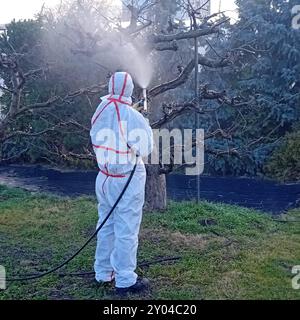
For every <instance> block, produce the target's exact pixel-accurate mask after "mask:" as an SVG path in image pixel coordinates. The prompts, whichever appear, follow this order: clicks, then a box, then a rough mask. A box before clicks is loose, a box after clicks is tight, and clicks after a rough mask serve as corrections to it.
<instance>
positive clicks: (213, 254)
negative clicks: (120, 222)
mask: <svg viewBox="0 0 300 320" xmlns="http://www.w3.org/2000/svg"><path fill="white" fill-rule="evenodd" d="M276 219H280V220H281V221H274V219H273V218H272V217H271V216H268V215H266V214H263V213H260V212H258V211H254V210H249V209H245V208H242V207H237V206H229V205H223V204H214V203H208V202H202V203H200V204H195V203H192V202H184V203H174V202H172V203H170V204H169V206H168V210H167V212H165V213H155V212H153V213H145V214H144V218H143V224H142V229H141V234H140V249H139V256H138V260H139V262H145V261H152V260H156V259H161V258H165V257H179V258H180V259H179V260H177V261H168V262H163V263H160V264H150V265H146V266H143V267H141V268H139V269H138V272H139V273H140V274H141V275H143V276H145V277H147V278H148V279H150V280H151V290H150V291H149V293H148V294H147V295H144V296H142V297H137V296H135V297H132V298H139V299H198V300H199V299H299V298H300V290H295V289H293V288H292V281H291V280H292V277H293V275H292V272H291V270H292V267H293V266H294V265H300V223H299V221H300V209H296V210H292V211H290V212H288V213H287V214H285V215H282V216H281V217H278V218H276ZM96 220H97V212H96V200H95V199H94V198H89V197H81V198H76V199H70V198H60V197H56V196H51V195H46V194H39V193H30V192H28V191H23V190H21V189H13V188H6V187H4V186H0V249H1V256H0V265H3V266H5V268H6V271H7V276H8V277H9V276H12V275H22V274H32V273H37V272H42V271H46V270H48V269H49V268H50V267H52V266H55V265H57V264H59V263H60V262H61V261H62V260H64V259H65V258H67V257H69V256H70V255H71V254H72V253H73V252H74V251H75V250H76V249H77V248H78V247H80V246H81V244H83V243H84V241H85V239H87V237H88V236H89V235H90V234H91V233H92V232H93V231H94V228H95V225H96ZM297 221H298V222H297ZM94 247H95V242H92V243H91V244H90V245H89V246H88V247H87V248H86V249H85V250H84V251H83V252H82V254H81V255H80V256H78V257H76V259H75V260H73V261H72V262H71V263H70V264H69V265H68V266H67V267H66V268H65V269H64V270H62V271H60V272H76V271H92V265H93V256H94ZM111 298H114V296H113V289H112V288H111V287H101V286H97V285H96V284H95V283H94V280H93V278H92V277H83V278H82V277H81V278H78V277H62V276H59V275H58V274H52V275H50V276H47V277H45V278H42V279H39V280H35V281H31V282H25V281H24V282H15V283H8V287H7V289H6V290H4V291H0V299H111Z"/></svg>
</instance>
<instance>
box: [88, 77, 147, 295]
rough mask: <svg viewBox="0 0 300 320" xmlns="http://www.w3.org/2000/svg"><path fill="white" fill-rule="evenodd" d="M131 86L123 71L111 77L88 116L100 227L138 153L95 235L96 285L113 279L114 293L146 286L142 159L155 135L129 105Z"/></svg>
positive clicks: (123, 292)
mask: <svg viewBox="0 0 300 320" xmlns="http://www.w3.org/2000/svg"><path fill="white" fill-rule="evenodd" d="M133 88H134V84H133V81H132V78H131V76H130V75H129V74H128V73H126V72H117V73H115V74H114V75H113V76H112V77H111V79H110V81H109V95H107V96H105V97H103V98H102V103H101V104H100V105H99V106H98V108H97V110H96V112H95V114H94V115H93V117H92V128H91V131H90V135H91V140H92V144H93V148H94V152H95V154H96V157H97V162H98V166H99V174H98V176H97V179H96V195H97V200H98V214H99V221H98V225H97V226H99V225H100V224H101V223H102V222H103V220H104V219H105V217H106V216H107V214H108V212H109V211H110V209H111V208H112V207H113V205H114V204H115V202H116V200H117V199H118V197H119V195H120V194H121V192H122V190H123V188H124V186H125V184H126V182H127V180H128V178H129V176H130V173H131V171H132V170H133V168H134V164H135V162H136V156H137V155H138V159H137V161H138V164H137V167H136V171H135V173H134V175H133V178H132V181H131V182H130V184H129V186H128V188H127V190H126V191H125V193H124V195H123V198H122V199H121V201H120V202H119V204H118V205H117V207H116V209H115V210H114V212H113V213H112V215H111V216H110V218H109V219H108V220H107V222H106V223H105V225H104V226H103V228H102V229H101V230H100V232H99V233H98V235H97V248H96V254H95V264H94V269H95V273H96V280H97V282H100V283H105V282H111V281H112V280H113V279H115V287H116V292H117V294H125V293H127V292H140V291H143V290H144V289H146V287H147V286H148V283H147V281H146V279H141V278H139V277H138V276H137V274H136V273H135V269H136V266H137V248H138V234H139V229H140V224H141V219H142V209H143V205H144V193H145V182H146V170H145V165H144V163H143V160H142V157H147V156H148V155H149V154H150V153H151V152H152V149H153V134H152V130H151V128H150V126H149V122H148V120H146V119H145V118H144V117H143V116H142V115H141V114H140V113H139V112H138V111H136V110H135V109H133V108H132V99H131V96H132V93H133Z"/></svg>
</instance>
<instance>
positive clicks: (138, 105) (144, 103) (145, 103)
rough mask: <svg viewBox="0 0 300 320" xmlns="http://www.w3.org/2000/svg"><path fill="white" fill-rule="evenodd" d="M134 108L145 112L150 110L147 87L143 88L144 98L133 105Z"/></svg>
mask: <svg viewBox="0 0 300 320" xmlns="http://www.w3.org/2000/svg"><path fill="white" fill-rule="evenodd" d="M133 108H134V109H135V110H137V111H139V112H141V113H143V114H146V113H147V111H148V101H147V89H146V88H143V98H142V99H141V100H140V101H138V102H137V103H135V104H134V105H133Z"/></svg>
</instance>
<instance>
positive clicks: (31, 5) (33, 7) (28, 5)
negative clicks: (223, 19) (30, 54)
mask: <svg viewBox="0 0 300 320" xmlns="http://www.w3.org/2000/svg"><path fill="white" fill-rule="evenodd" d="M114 1H117V0H114ZM219 1H220V0H212V11H213V12H217V11H218V10H219ZM234 1H235V0H221V10H234V9H235V8H236V7H235V5H234ZM44 3H45V5H46V6H47V7H52V6H55V5H57V4H59V3H60V0H0V24H4V23H8V22H10V21H11V20H12V19H14V18H15V19H16V20H18V19H28V18H32V17H33V16H34V14H35V13H37V12H39V11H40V9H41V7H42V5H43V4H44ZM229 15H230V16H233V17H236V15H234V14H233V13H230V12H229Z"/></svg>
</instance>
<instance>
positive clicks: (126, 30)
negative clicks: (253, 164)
mask: <svg viewBox="0 0 300 320" xmlns="http://www.w3.org/2000/svg"><path fill="white" fill-rule="evenodd" d="M178 3H179V5H180V10H185V11H186V12H187V13H188V16H189V17H190V19H191V21H192V22H193V23H192V24H187V23H186V22H185V21H178V20H177V19H176V18H175V16H174V15H170V16H168V19H167V20H166V21H168V27H167V29H165V25H164V24H162V21H163V20H164V19H163V18H162V17H161V16H160V18H159V19H158V18H157V19H156V20H155V19H154V20H153V21H152V20H151V17H154V18H155V17H158V15H157V11H156V10H158V9H159V10H160V7H159V6H162V5H165V4H164V2H163V1H145V2H143V3H142V5H139V6H137V7H134V6H132V5H131V6H128V9H129V10H130V12H131V20H130V24H129V26H127V27H124V26H123V25H122V24H121V23H120V21H119V20H118V19H116V18H115V17H110V16H109V12H108V11H107V10H106V8H107V7H106V6H105V3H104V2H95V1H92V0H84V1H83V0H81V1H80V0H77V1H74V2H71V3H69V4H66V5H65V6H62V7H60V10H58V11H57V12H55V13H53V12H47V13H43V14H41V15H40V17H39V19H38V21H37V22H36V23H37V24H40V23H41V25H42V27H40V28H42V30H43V36H42V37H41V38H39V37H36V39H38V41H39V43H40V45H39V46H41V47H42V48H43V50H42V53H41V54H39V53H36V57H39V58H40V59H37V60H34V61H35V63H36V61H39V63H38V65H37V66H35V69H33V68H31V67H30V68H29V67H28V66H27V65H26V64H25V67H26V68H28V70H26V71H24V70H23V69H24V68H25V67H24V66H23V64H22V61H23V60H24V59H25V58H27V57H28V56H29V55H30V54H31V53H30V52H31V50H29V51H28V52H25V53H24V52H22V50H21V49H16V48H14V47H13V46H12V44H11V41H10V40H11V39H10V36H9V35H8V36H3V37H2V44H1V50H3V49H2V48H6V49H5V50H7V51H6V52H5V53H2V54H1V60H0V70H1V77H2V78H4V79H5V85H4V87H3V89H4V90H5V92H6V94H5V96H4V97H2V100H4V101H5V100H6V106H7V107H6V109H4V112H2V113H3V114H4V116H3V117H2V119H1V122H0V132H1V136H0V138H1V141H2V155H4V157H3V156H2V158H3V160H9V159H12V158H20V157H21V156H22V157H23V156H24V154H25V155H26V156H28V154H30V152H31V153H32V151H33V150H35V149H34V148H36V149H38V150H40V149H43V151H42V152H40V151H39V152H38V153H37V154H38V157H40V158H41V156H42V157H43V158H47V159H48V161H49V159H50V161H51V159H53V160H52V161H53V162H55V163H57V160H60V161H68V160H69V159H74V158H75V159H79V160H83V159H92V157H93V156H92V152H91V148H90V146H89V145H88V141H89V138H88V131H89V128H88V126H89V125H88V121H89V119H90V117H91V114H92V110H91V109H92V108H91V109H90V110H89V111H88V112H87V109H86V105H88V104H90V105H91V106H93V105H94V102H95V101H96V100H97V99H96V98H97V96H99V95H100V94H103V93H104V92H105V91H106V90H107V88H106V82H107V81H106V78H107V76H109V74H110V72H113V71H114V70H115V69H117V68H119V67H122V63H123V62H124V61H122V59H121V60H120V55H119V52H120V45H121V47H122V50H129V49H128V47H129V48H130V50H134V51H135V52H143V56H147V57H149V59H152V61H153V64H154V65H155V66H157V64H158V66H157V68H160V67H161V64H160V63H161V61H162V60H163V59H166V58H165V57H169V56H168V55H169V54H170V53H171V54H172V56H173V59H171V60H173V63H174V60H175V62H176V61H178V60H176V59H177V57H176V53H178V54H180V53H183V52H184V53H185V54H184V57H181V58H182V59H180V61H181V62H182V63H181V65H177V67H178V68H177V71H178V73H177V74H175V76H174V77H173V78H169V76H168V75H169V74H170V73H167V72H165V71H166V69H165V71H164V70H162V71H161V72H160V73H159V72H157V73H156V74H158V76H157V77H156V79H155V81H154V82H153V83H152V88H150V89H149V100H150V101H149V102H150V104H149V105H150V109H149V112H150V119H151V123H152V126H153V128H162V127H164V126H166V125H168V126H170V125H172V121H174V120H175V119H177V118H179V117H181V116H182V115H184V114H186V113H195V112H196V113H199V114H201V115H202V116H203V117H204V116H205V115H206V114H211V112H212V111H213V110H211V109H209V108H206V107H205V102H206V101H211V100H216V101H217V102H218V103H219V104H220V106H228V105H229V106H231V107H232V108H236V107H241V106H242V105H243V104H242V103H241V102H238V103H237V102H236V101H235V100H234V99H230V98H228V97H227V95H226V94H225V93H224V92H218V91H216V90H209V89H208V87H207V86H202V87H201V88H200V91H199V92H198V93H197V97H196V98H195V97H194V96H192V95H191V94H189V95H187V96H186V97H184V96H183V98H180V99H177V97H178V96H179V95H180V94H181V90H180V88H181V87H184V85H187V83H188V82H189V81H190V76H191V74H192V73H193V71H194V69H195V61H196V60H195V57H194V49H193V44H194V41H195V40H194V39H195V38H204V37H208V36H209V37H213V36H217V35H218V34H220V32H222V26H225V25H226V24H227V22H228V19H227V18H226V17H224V16H222V15H221V16H220V17H219V18H218V19H215V18H216V15H213V16H208V17H206V16H205V17H204V16H203V15H202V12H201V8H193V6H192V5H191V3H190V2H189V1H180V2H178ZM157 6H158V7H157ZM157 8H158V9H157ZM177 8H178V7H177V6H175V7H174V11H176V9H177ZM160 13H161V12H160ZM155 21H158V22H157V24H155ZM30 23H33V22H30ZM20 24H22V27H24V28H25V27H26V28H27V27H29V25H28V22H20ZM13 27H14V26H12V28H13ZM39 30H41V29H39ZM34 38H35V37H34ZM112 39H113V40H114V41H113V42H112ZM24 42H25V44H26V40H24ZM182 44H184V45H182ZM108 48H109V50H108ZM181 48H182V51H181ZM1 52H2V51H1ZM128 56H129V55H128ZM233 56H234V55H230V54H228V55H226V56H224V57H217V58H215V59H211V58H208V57H205V56H204V55H202V54H200V53H199V54H198V55H197V63H198V64H199V65H201V66H202V67H206V68H210V69H214V68H225V67H228V66H231V65H232V63H233V60H232V57H233ZM167 60H169V59H168V58H167ZM169 61H170V60H169ZM170 63H171V62H170ZM169 66H170V64H169V63H168V64H166V65H165V66H164V67H165V68H168V67H169ZM95 67H97V68H98V69H96V70H97V72H95ZM99 68H100V69H101V70H105V72H103V71H102V73H101V77H99ZM133 73H134V70H133ZM78 75H80V76H78ZM166 75H167V76H166ZM137 77H138V76H137ZM16 79H17V80H16ZM29 79H32V80H30V81H29ZM70 79H71V80H72V81H70ZM68 80H69V81H68ZM104 80H105V84H102V81H103V82H104ZM84 83H87V84H89V86H88V87H86V86H83V84H84ZM58 84H59V85H58ZM37 88H39V89H37ZM140 92H141V88H140V89H139V88H137V91H136V92H135V95H137V96H138V95H139V94H140ZM171 92H172V94H171ZM158 96H159V100H158ZM181 96H182V95H181ZM166 97H168V99H166ZM84 98H85V99H86V100H85V101H84V100H83V99H84ZM170 98H171V99H172V100H173V101H174V100H175V102H172V103H168V101H170ZM186 99H188V100H186ZM176 100H177V101H176ZM158 101H161V102H163V103H160V104H158ZM75 104H76V107H78V111H77V112H74V105H75ZM155 106H156V107H155ZM49 119H51V121H49ZM212 136H220V137H223V138H224V137H226V136H227V133H226V132H225V131H224V130H222V129H221V128H218V129H217V130H213V131H207V136H206V139H209V138H211V137H212ZM66 137H69V138H70V139H71V138H72V137H73V141H71V142H70V141H66V139H65V138H66ZM76 141H77V142H78V141H79V143H78V145H77V146H76V148H74V149H75V150H74V149H73V148H72V147H73V146H74V144H75V145H76ZM196 144H197V141H196V140H195V141H193V146H195V145H196ZM12 145H17V150H14V151H12V148H11V146H12ZM20 145H24V149H23V150H22V149H20ZM33 145H34V148H32V146H33ZM206 151H207V152H208V153H210V154H213V155H214V156H220V155H222V154H233V155H236V154H237V152H236V150H235V148H234V147H232V148H229V147H228V148H224V149H217V150H216V149H214V148H207V149H206ZM10 152H11V153H10ZM5 155H8V157H7V156H6V157H5ZM36 159H37V158H36ZM36 159H35V160H36ZM186 165H190V164H186ZM147 169H148V170H147V171H148V187H149V186H150V188H149V189H148V190H149V192H147V199H146V201H147V203H148V206H149V208H150V209H164V208H165V206H166V186H165V174H166V173H169V172H172V171H173V170H174V169H176V166H174V165H173V164H172V162H171V164H170V165H168V166H164V165H159V166H152V165H150V166H148V168H147Z"/></svg>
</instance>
